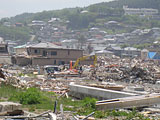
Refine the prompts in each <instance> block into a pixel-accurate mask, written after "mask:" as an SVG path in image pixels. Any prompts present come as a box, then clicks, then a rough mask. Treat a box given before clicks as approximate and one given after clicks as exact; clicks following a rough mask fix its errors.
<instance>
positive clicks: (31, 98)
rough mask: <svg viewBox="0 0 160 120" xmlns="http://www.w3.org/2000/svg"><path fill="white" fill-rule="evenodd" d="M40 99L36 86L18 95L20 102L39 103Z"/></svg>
mask: <svg viewBox="0 0 160 120" xmlns="http://www.w3.org/2000/svg"><path fill="white" fill-rule="evenodd" d="M41 99H42V96H41V93H40V91H39V90H38V89H37V88H29V89H28V90H27V91H25V92H22V93H21V94H20V96H19V101H20V103H21V104H39V103H41Z"/></svg>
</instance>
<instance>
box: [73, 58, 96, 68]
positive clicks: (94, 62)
mask: <svg viewBox="0 0 160 120" xmlns="http://www.w3.org/2000/svg"><path fill="white" fill-rule="evenodd" d="M86 59H92V60H93V66H95V65H96V64H97V56H96V55H89V56H82V57H80V58H78V59H77V60H76V62H75V63H74V65H73V67H72V69H76V68H77V67H78V65H79V62H80V61H85V60H86Z"/></svg>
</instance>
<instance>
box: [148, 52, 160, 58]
mask: <svg viewBox="0 0 160 120" xmlns="http://www.w3.org/2000/svg"><path fill="white" fill-rule="evenodd" d="M148 58H149V59H160V54H159V53H157V52H149V53H148Z"/></svg>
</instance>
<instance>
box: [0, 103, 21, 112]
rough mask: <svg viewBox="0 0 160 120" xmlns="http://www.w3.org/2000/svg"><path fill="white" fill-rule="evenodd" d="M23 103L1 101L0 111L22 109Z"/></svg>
mask: <svg viewBox="0 0 160 120" xmlns="http://www.w3.org/2000/svg"><path fill="white" fill-rule="evenodd" d="M20 109H21V104H19V103H13V102H0V112H5V111H13V110H20Z"/></svg>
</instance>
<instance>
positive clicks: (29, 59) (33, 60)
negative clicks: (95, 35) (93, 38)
mask: <svg viewBox="0 0 160 120" xmlns="http://www.w3.org/2000/svg"><path fill="white" fill-rule="evenodd" d="M16 52H17V53H16V55H15V56H14V58H13V59H12V62H13V63H14V64H17V65H21V66H25V65H39V66H43V65H64V64H69V62H70V61H71V60H72V61H76V60H77V58H79V57H82V56H83V50H79V49H68V48H64V47H63V46H58V45H55V44H53V43H49V42H45V43H38V44H35V45H28V46H22V47H17V48H16Z"/></svg>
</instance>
